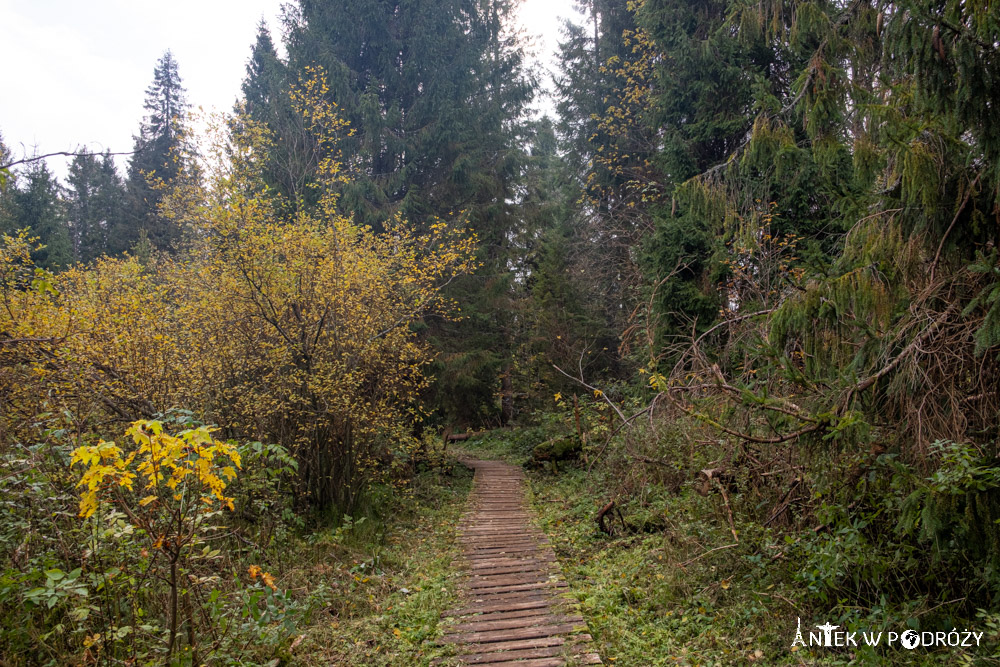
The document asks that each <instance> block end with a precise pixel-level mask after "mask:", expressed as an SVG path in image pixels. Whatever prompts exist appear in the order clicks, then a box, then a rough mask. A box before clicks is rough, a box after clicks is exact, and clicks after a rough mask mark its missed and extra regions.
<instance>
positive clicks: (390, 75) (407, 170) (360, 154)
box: [255, 0, 533, 420]
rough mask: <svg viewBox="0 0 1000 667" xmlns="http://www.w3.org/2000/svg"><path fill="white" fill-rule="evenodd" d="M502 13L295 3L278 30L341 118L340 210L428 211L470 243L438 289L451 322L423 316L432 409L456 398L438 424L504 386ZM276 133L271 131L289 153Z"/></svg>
mask: <svg viewBox="0 0 1000 667" xmlns="http://www.w3.org/2000/svg"><path fill="white" fill-rule="evenodd" d="M513 11H514V4H513V2H511V1H510V0H444V1H443V2H442V1H441V0H416V1H415V2H399V1H390V2H377V1H374V0H367V1H365V2H346V1H345V0H337V1H335V2H317V1H315V0H302V1H301V2H300V3H299V15H298V17H297V20H294V21H292V22H291V23H290V24H289V26H288V28H289V29H288V34H289V42H288V52H289V69H290V70H291V72H292V73H293V75H294V76H302V75H304V74H305V73H306V71H307V68H308V67H310V66H313V65H319V66H321V67H322V68H323V70H324V71H325V72H326V73H327V75H328V83H329V88H330V93H329V94H330V99H331V100H332V101H333V102H336V103H337V104H338V105H339V108H340V111H341V113H342V115H343V117H344V118H345V119H346V120H348V121H349V122H350V127H351V130H352V134H351V136H347V137H344V138H343V140H342V145H341V149H342V150H343V154H344V155H345V156H347V167H348V170H349V175H350V181H349V182H348V183H346V184H344V185H343V188H342V191H341V198H340V206H341V208H342V210H343V211H344V212H346V213H350V214H353V215H354V217H355V219H356V220H357V221H358V222H359V223H361V224H367V225H372V226H374V227H376V228H379V227H380V226H381V225H382V224H383V223H384V221H386V220H387V219H389V218H390V217H392V216H395V215H400V216H401V217H402V218H404V219H405V220H407V221H408V222H409V223H411V224H413V225H415V226H417V227H420V228H426V227H427V226H428V225H429V224H432V223H433V221H434V220H435V219H436V218H442V219H445V220H446V221H448V222H449V223H450V224H468V225H469V226H471V227H472V228H473V229H474V230H475V231H476V233H477V234H478V236H479V238H480V240H481V246H480V259H481V262H482V269H481V270H480V271H479V272H478V273H477V275H475V276H472V277H469V278H466V279H463V280H460V281H456V283H455V284H453V285H452V286H451V288H450V289H451V296H452V297H453V298H457V299H459V300H460V301H462V303H463V313H464V314H465V319H463V320H462V321H461V322H459V323H449V324H444V323H440V322H437V321H431V322H429V323H428V325H429V330H428V332H427V335H428V336H429V337H430V338H431V339H432V340H434V341H435V343H436V344H437V346H438V349H439V350H440V351H441V352H442V355H441V360H442V366H441V367H440V368H438V371H439V372H438V379H439V382H438V389H437V392H436V395H437V396H438V398H439V399H440V400H439V401H437V403H438V405H439V406H444V403H445V402H446V401H452V400H453V399H454V398H455V397H461V398H462V402H463V405H461V406H458V405H451V406H450V408H447V409H445V408H443V407H442V409H443V410H444V411H445V412H446V413H448V414H449V415H450V416H449V417H448V418H449V419H462V420H479V419H481V418H483V417H484V416H489V417H491V418H492V417H498V418H501V419H502V418H504V415H509V410H507V409H506V408H505V409H504V410H500V408H501V407H502V405H504V406H509V401H505V402H501V404H502V405H501V404H498V402H497V401H496V400H495V398H496V396H497V394H498V393H503V394H504V395H505V396H509V395H510V394H511V392H512V389H511V387H510V386H509V383H510V378H511V373H510V369H511V367H512V365H513V360H514V350H515V347H516V345H515V342H514V331H515V330H516V329H517V326H516V322H515V318H514V315H513V313H514V309H513V303H514V302H515V300H516V293H517V287H516V285H515V279H514V275H513V268H512V263H513V261H514V260H513V256H514V249H513V248H512V245H511V243H512V238H513V237H515V236H516V235H517V233H518V232H517V227H518V225H519V224H520V220H519V218H518V216H517V215H516V213H515V211H514V208H513V202H514V200H515V198H516V193H515V185H516V182H517V179H518V178H519V175H520V171H521V165H522V163H523V159H524V154H523V148H522V145H523V142H522V139H523V133H524V113H525V109H526V105H527V104H528V102H529V101H530V99H531V96H532V90H533V87H532V84H531V82H530V81H529V80H528V78H527V76H526V74H525V72H524V66H523V54H522V51H521V46H520V44H519V41H518V37H517V35H514V34H511V33H510V32H509V25H510V23H511V22H512V20H513ZM258 44H259V45H260V41H259V42H258ZM255 51H256V52H258V53H261V54H263V53H264V52H265V51H266V44H263V45H262V46H261V47H260V48H258V49H255ZM255 61H256V58H255ZM261 69H263V68H261ZM261 78H262V77H260V76H257V77H255V79H256V80H258V81H259V80H260V79H261ZM290 129H291V131H290V132H284V131H282V132H279V136H280V141H281V142H282V143H285V144H286V145H288V146H289V148H290V150H291V147H292V145H293V142H294V140H295V139H294V137H295V136H296V132H295V131H294V128H290ZM302 152H303V153H305V154H306V155H308V150H305V151H302ZM290 162H291V161H290ZM501 385H503V386H502V387H501ZM498 412H502V414H499V415H498V414H497V413H498Z"/></svg>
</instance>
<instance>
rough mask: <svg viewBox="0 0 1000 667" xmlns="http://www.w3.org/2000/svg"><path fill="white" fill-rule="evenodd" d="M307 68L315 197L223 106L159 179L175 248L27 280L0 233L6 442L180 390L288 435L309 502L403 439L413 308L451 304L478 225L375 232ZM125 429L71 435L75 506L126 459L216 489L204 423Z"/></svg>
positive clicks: (345, 497)
mask: <svg viewBox="0 0 1000 667" xmlns="http://www.w3.org/2000/svg"><path fill="white" fill-rule="evenodd" d="M320 81H322V78H321V77H317V80H316V81H313V82H309V81H306V82H303V83H301V84H300V86H299V88H298V89H296V91H294V95H293V97H294V101H295V104H296V107H297V109H298V110H299V112H300V113H301V114H302V116H303V120H304V127H305V128H306V130H304V131H308V132H310V133H311V134H310V136H309V137H308V140H309V142H311V143H310V145H312V146H314V147H316V151H317V153H316V156H315V157H316V159H317V161H318V169H319V178H318V179H317V181H316V182H315V183H314V184H312V186H311V187H312V188H313V190H314V193H315V196H314V197H312V199H313V201H314V202H315V203H314V204H310V205H306V204H305V203H304V202H302V201H289V200H288V199H286V198H283V197H282V196H281V195H280V194H278V193H277V192H275V191H274V190H272V189H271V188H269V187H268V185H267V183H266V182H265V180H266V179H265V178H264V177H263V175H262V174H264V173H265V172H266V168H265V167H266V164H265V162H266V160H265V156H267V155H268V154H269V151H271V150H273V146H272V143H271V137H270V133H269V131H268V130H267V128H266V127H262V126H260V125H258V124H255V123H254V122H253V121H251V120H250V119H248V118H242V117H238V118H236V119H232V118H230V119H224V120H223V121H221V122H218V123H217V125H216V127H217V128H218V130H219V133H218V134H217V135H216V136H215V137H214V138H213V139H211V140H210V141H208V145H207V146H206V145H200V146H199V147H198V148H199V151H200V158H201V159H200V160H195V159H191V160H188V161H182V162H183V163H184V164H189V165H197V171H198V174H197V178H195V177H194V176H195V175H188V176H191V177H187V176H185V177H184V178H182V179H180V181H179V183H180V185H177V186H176V187H174V188H173V189H172V190H169V189H168V190H167V191H166V192H165V193H164V196H163V207H162V210H161V213H162V214H163V215H165V216H167V217H168V218H170V219H171V220H172V221H173V222H174V223H175V224H177V225H179V226H181V227H182V228H184V229H185V230H186V231H187V235H186V242H185V248H184V249H183V251H181V252H178V253H175V254H171V255H167V254H153V255H152V256H139V255H137V256H126V257H122V258H103V259H100V260H97V261H96V262H94V263H93V264H91V265H88V266H78V267H74V268H72V269H70V270H68V271H65V272H63V273H61V274H59V275H57V276H55V277H51V279H50V277H48V276H43V277H42V278H44V280H42V279H39V278H37V277H36V278H35V279H36V283H37V284H35V285H32V278H33V275H34V274H33V273H32V271H33V269H32V267H31V266H30V261H29V260H28V256H29V254H30V247H29V241H28V240H27V239H25V238H8V239H7V240H6V241H3V240H0V276H2V277H3V279H2V281H0V288H2V289H0V306H2V307H0V386H3V387H6V388H9V391H7V392H6V393H5V394H4V395H3V400H4V404H3V405H2V406H0V407H2V408H3V409H0V445H2V444H4V442H7V443H9V442H27V441H39V439H40V438H43V437H45V436H44V433H45V430H46V429H53V428H57V427H58V428H64V429H71V432H72V433H74V434H77V435H78V436H83V435H89V434H98V435H105V437H106V438H107V439H110V437H108V436H107V434H105V433H103V432H102V431H101V429H102V428H104V427H103V426H102V425H104V424H107V423H109V422H118V423H120V422H123V421H124V422H129V423H131V422H135V421H136V420H144V421H143V422H142V423H143V424H145V426H144V427H143V428H146V429H147V430H148V429H150V428H155V427H154V426H152V424H153V422H151V421H149V420H151V419H154V418H156V417H157V415H158V414H162V413H166V412H167V411H169V410H171V409H175V408H185V409H188V410H191V411H192V412H193V413H194V414H195V415H197V417H198V419H199V420H201V421H203V422H208V423H216V424H220V425H222V426H223V427H224V428H225V429H226V431H227V433H228V434H231V435H232V436H233V437H235V438H237V439H246V440H259V441H266V442H271V443H275V444H279V445H281V446H283V447H285V448H286V449H287V450H288V451H289V452H290V453H291V454H292V455H293V456H294V457H295V458H296V459H297V460H298V462H299V468H298V476H299V479H298V489H297V491H298V492H299V493H300V494H301V495H302V496H305V497H308V498H310V499H311V500H312V501H313V502H315V503H317V504H334V503H349V502H351V500H352V498H354V497H355V496H356V494H357V493H359V492H360V490H361V489H362V488H363V487H364V486H365V485H366V484H368V483H369V482H370V481H372V479H373V478H374V477H377V476H378V475H380V474H381V472H382V470H384V469H385V468H387V466H386V465H385V464H386V462H387V461H391V459H392V456H393V454H394V452H396V451H400V450H404V449H405V448H406V447H407V446H408V445H409V443H410V441H411V440H412V435H411V434H412V425H413V421H414V420H415V419H419V411H418V410H417V409H416V407H415V404H416V400H417V397H418V395H419V393H420V392H421V390H422V389H423V388H424V387H425V386H426V384H427V379H426V376H425V373H424V369H425V367H426V365H427V364H428V363H429V362H430V360H431V358H432V356H431V351H430V348H429V347H428V345H426V344H425V343H424V342H422V341H421V340H420V339H419V338H418V337H417V335H416V333H415V329H417V328H418V327H417V326H414V325H417V324H418V322H419V320H420V319H421V318H423V317H425V316H427V315H428V314H434V315H435V316H441V317H448V316H449V315H450V313H452V312H454V310H455V305H454V304H453V303H450V302H448V301H447V300H445V299H442V298H441V289H442V288H443V286H444V285H446V284H447V283H448V282H449V281H450V280H452V279H453V278H454V277H455V276H456V275H459V274H463V273H468V272H470V271H471V270H472V269H473V268H474V267H475V259H474V250H475V244H476V239H475V236H474V235H472V234H471V233H467V232H466V231H465V230H463V229H462V225H461V224H459V223H458V221H457V220H450V221H438V222H436V223H435V224H433V225H430V226H429V227H428V228H426V229H425V230H417V229H414V228H413V227H412V226H410V225H408V224H407V223H406V222H405V221H403V220H401V219H392V220H389V221H387V222H386V223H385V225H384V226H383V228H382V229H380V230H373V229H371V228H369V227H366V226H362V225H357V224H355V223H354V221H353V220H352V219H350V218H348V217H345V216H343V215H341V214H340V213H339V212H338V209H337V197H338V192H339V187H338V184H340V183H342V182H343V179H344V178H345V175H344V174H345V172H344V169H343V168H342V165H341V163H340V160H339V153H338V149H337V144H338V137H339V136H343V135H344V134H346V133H348V132H349V129H348V128H347V125H346V123H344V122H343V121H342V120H340V119H339V118H338V116H337V109H336V106H335V105H334V104H332V102H329V101H328V100H327V99H326V97H325V96H326V92H327V91H326V90H325V88H324V85H323V84H322V83H319V82H320ZM192 168H194V167H192ZM39 281H40V282H39ZM38 415H45V418H44V419H39V418H38ZM136 428H139V427H135V426H133V428H132V429H130V437H132V438H133V440H135V441H136V445H137V446H139V447H140V450H139V453H132V454H130V453H126V452H124V451H122V450H121V449H119V448H117V446H116V445H114V444H113V443H100V444H98V445H92V446H88V447H87V448H85V449H81V450H78V461H79V462H80V463H81V464H84V465H85V466H86V471H87V472H86V475H87V476H86V481H85V483H84V486H83V487H82V488H84V490H85V493H88V494H91V495H89V496H88V498H89V500H88V503H89V504H88V508H87V509H88V510H89V511H93V502H94V498H96V496H95V495H94V494H93V492H95V491H96V490H97V489H104V488H107V487H108V485H109V484H110V483H111V481H112V480H113V481H114V484H117V485H118V488H122V489H127V488H129V485H130V484H133V483H134V482H135V479H134V478H133V477H130V474H132V475H136V476H141V477H143V479H146V480H150V479H153V478H155V477H156V475H159V474H164V475H166V477H165V478H164V479H163V480H162V483H163V484H167V485H169V484H176V485H180V484H181V483H182V482H185V483H186V480H189V479H196V480H198V482H199V484H202V485H203V486H204V487H205V489H206V491H205V493H206V497H208V498H214V499H215V501H216V502H221V501H222V500H223V495H222V488H224V487H223V486H221V485H220V484H221V482H224V481H225V480H226V479H227V476H228V475H229V474H230V473H229V472H228V471H226V470H223V471H218V472H212V470H213V468H212V465H213V463H212V462H213V460H214V458H213V457H220V456H221V457H228V456H230V454H231V453H232V452H230V451H228V450H225V449H218V447H219V445H217V444H212V442H214V441H212V442H209V441H208V440H205V441H204V442H202V441H201V440H200V439H199V438H207V437H208V436H207V434H201V435H198V433H197V432H196V433H191V434H189V435H187V436H183V437H182V436H167V435H166V434H165V433H162V432H159V433H153V432H152V431H149V432H148V433H147V432H146V431H136V430H135V429H136ZM191 438H194V440H191ZM95 439H96V438H95ZM137 439H138V440H142V443H141V444H140V443H139V441H138V440H137ZM185 448H186V449H185ZM191 452H194V454H193V455H192V454H191ZM199 452H200V453H199ZM182 453H183V455H182ZM133 454H134V455H135V458H133V459H130V458H129V457H130V456H132V455H133ZM202 454H204V456H203V455H202ZM143 457H145V458H143ZM143 461H145V466H146V467H144V468H143V469H138V468H136V467H135V466H137V465H139V464H140V463H142V462H143ZM154 462H155V463H154ZM154 466H155V467H158V469H159V470H160V471H159V472H156V471H154ZM150 475H153V478H151V477H150ZM156 481H157V483H158V484H159V483H160V480H159V479H158V478H156ZM167 488H168V489H169V488H170V487H169V486H168V487H167ZM145 500H146V501H147V502H148V503H152V502H154V501H153V500H152V499H151V498H149V496H147V498H146V499H145Z"/></svg>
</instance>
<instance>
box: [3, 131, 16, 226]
mask: <svg viewBox="0 0 1000 667" xmlns="http://www.w3.org/2000/svg"><path fill="white" fill-rule="evenodd" d="M11 159H12V158H11V153H10V149H8V148H7V146H6V144H4V142H3V135H2V134H0V164H7V163H8V162H10V160H11ZM15 192H16V183H15V179H14V174H13V173H11V172H10V170H7V169H4V170H0V234H9V233H11V232H13V231H14V226H15V222H16V216H17V214H16V208H15V207H16V203H15V201H14V194H15Z"/></svg>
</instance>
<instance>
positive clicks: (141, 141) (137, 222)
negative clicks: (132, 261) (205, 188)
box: [112, 50, 188, 250]
mask: <svg viewBox="0 0 1000 667" xmlns="http://www.w3.org/2000/svg"><path fill="white" fill-rule="evenodd" d="M143 108H144V109H145V111H146V115H145V116H144V117H143V120H142V123H141V125H140V127H139V134H138V135H136V136H135V137H134V140H135V154H134V155H133V156H132V159H131V161H130V162H129V168H128V181H127V186H128V222H129V226H128V228H127V229H123V230H121V231H122V233H121V236H118V235H116V237H115V239H114V242H113V244H112V247H113V248H114V249H115V250H119V249H122V248H128V247H130V246H131V245H133V244H134V243H135V242H137V241H138V240H139V238H140V232H145V234H146V236H147V237H148V238H149V241H150V242H151V243H152V244H153V245H154V246H155V247H156V248H159V249H163V250H170V249H174V248H176V246H177V243H178V242H179V241H180V232H181V230H180V229H179V228H178V227H177V226H176V225H175V224H174V223H172V222H170V221H169V220H167V219H166V218H165V217H163V216H162V215H160V213H159V211H158V210H157V209H158V206H159V203H160V199H161V197H162V194H161V192H160V191H159V190H157V189H155V188H154V187H152V186H151V185H150V180H151V179H152V180H160V181H163V182H165V183H170V182H171V181H173V180H174V179H175V178H176V177H177V175H178V174H179V173H180V172H181V164H180V160H181V154H180V153H181V148H182V142H183V140H184V139H183V132H184V123H185V118H186V115H187V110H188V104H187V101H186V98H185V90H184V87H183V85H182V83H181V78H180V74H179V73H178V69H177V61H176V60H175V59H174V56H173V54H172V53H171V52H170V51H169V50H168V51H167V52H166V53H164V54H163V56H162V57H161V58H160V60H159V61H157V63H156V67H155V68H154V69H153V82H152V83H151V84H150V86H149V88H147V89H146V101H145V103H144V104H143Z"/></svg>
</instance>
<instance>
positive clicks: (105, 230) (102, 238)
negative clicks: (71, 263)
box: [66, 154, 126, 262]
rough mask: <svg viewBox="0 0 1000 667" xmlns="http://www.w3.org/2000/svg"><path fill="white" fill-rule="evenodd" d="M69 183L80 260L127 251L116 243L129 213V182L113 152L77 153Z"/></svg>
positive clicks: (73, 235) (69, 204)
mask: <svg viewBox="0 0 1000 667" xmlns="http://www.w3.org/2000/svg"><path fill="white" fill-rule="evenodd" d="M66 184H67V189H66V213H67V219H68V223H69V230H70V236H71V239H72V242H73V250H74V253H75V255H76V258H77V260H78V261H81V262H90V261H92V260H94V259H96V258H98V257H100V256H102V255H106V254H112V253H117V252H120V251H122V250H125V249H126V248H123V247H114V245H113V244H114V243H115V242H116V241H117V237H118V235H119V234H121V226H122V223H123V216H124V214H125V208H124V202H125V184H124V183H123V182H122V179H121V177H120V176H119V175H118V169H117V167H116V166H115V163H114V159H113V158H112V157H111V155H110V154H105V155H104V156H102V157H101V158H98V157H97V156H95V155H91V154H80V155H77V156H76V157H75V158H73V162H72V163H71V164H70V168H69V175H68V177H67V179H66Z"/></svg>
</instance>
